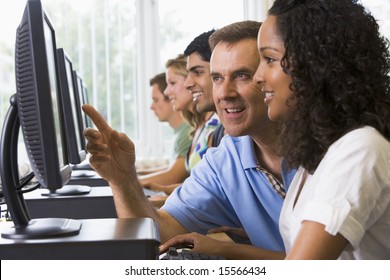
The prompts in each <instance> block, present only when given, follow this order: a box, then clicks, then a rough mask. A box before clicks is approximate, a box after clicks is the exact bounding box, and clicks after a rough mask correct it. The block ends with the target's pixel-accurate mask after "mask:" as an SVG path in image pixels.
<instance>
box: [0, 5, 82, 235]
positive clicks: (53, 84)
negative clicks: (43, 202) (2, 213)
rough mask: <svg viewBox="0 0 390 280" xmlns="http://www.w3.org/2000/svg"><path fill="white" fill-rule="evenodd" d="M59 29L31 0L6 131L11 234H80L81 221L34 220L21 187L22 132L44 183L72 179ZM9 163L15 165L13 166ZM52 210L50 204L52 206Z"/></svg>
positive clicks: (52, 187) (19, 35)
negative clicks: (19, 151)
mask: <svg viewBox="0 0 390 280" xmlns="http://www.w3.org/2000/svg"><path fill="white" fill-rule="evenodd" d="M56 49H57V48H56V43H55V33H54V28H53V26H52V24H51V23H50V20H49V18H48V17H47V15H46V14H45V13H44V11H43V9H42V5H41V2H40V0H28V1H27V3H26V8H25V10H24V14H23V17H22V20H21V22H20V25H19V27H18V29H17V31H16V44H15V74H16V91H17V92H16V95H15V99H16V101H14V102H13V101H12V99H11V106H10V109H9V113H8V114H7V117H6V120H5V122H4V128H3V131H2V136H1V143H0V145H1V149H0V150H1V156H0V159H1V166H0V171H1V178H2V183H3V190H4V196H5V199H6V202H7V208H8V210H9V211H10V213H11V217H12V220H13V222H14V224H15V227H11V228H9V230H8V231H3V232H2V234H1V236H2V237H3V238H10V239H36V238H51V237H58V236H68V235H74V234H78V233H79V231H80V228H81V223H80V222H79V221H74V220H69V219H62V218H48V219H33V220H31V219H30V217H29V214H28V209H27V207H26V204H25V203H24V199H23V195H22V194H21V193H19V192H18V190H17V188H16V187H17V186H18V185H19V182H18V181H19V179H18V173H17V168H15V164H14V163H15V162H17V152H16V150H17V148H15V147H17V140H16V139H17V138H18V137H17V135H18V133H19V126H20V128H21V130H22V133H23V139H24V143H25V146H26V151H27V155H28V158H29V160H30V165H31V168H32V170H33V172H34V175H35V177H36V178H37V180H38V182H39V183H40V185H41V186H42V187H44V188H47V189H49V191H50V192H56V190H57V189H62V187H63V186H64V185H65V184H66V183H67V182H68V181H69V179H70V176H71V172H72V168H71V166H70V165H69V163H68V156H67V146H66V138H65V130H64V126H63V124H64V119H63V114H62V106H61V98H60V95H59V94H60V90H59V84H58V76H57V57H56ZM9 165H10V166H11V168H9ZM48 211H50V209H48Z"/></svg>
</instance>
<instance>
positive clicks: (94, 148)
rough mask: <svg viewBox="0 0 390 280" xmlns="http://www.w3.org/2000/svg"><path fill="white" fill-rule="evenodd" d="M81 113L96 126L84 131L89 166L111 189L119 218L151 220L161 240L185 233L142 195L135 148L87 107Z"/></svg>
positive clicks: (166, 214) (90, 107) (167, 215)
mask: <svg viewBox="0 0 390 280" xmlns="http://www.w3.org/2000/svg"><path fill="white" fill-rule="evenodd" d="M83 110H84V112H85V113H86V114H87V115H88V116H89V117H90V118H91V119H92V121H93V122H94V124H95V125H96V127H97V130H96V129H92V128H88V129H87V130H86V131H85V132H84V136H85V138H86V139H87V141H88V143H87V150H88V152H89V153H90V155H91V156H90V164H91V166H92V167H93V168H94V169H95V170H96V172H97V173H98V174H99V175H100V176H101V177H102V178H103V179H105V180H107V181H108V182H109V184H110V186H111V189H112V193H113V196H114V202H115V208H116V211H117V215H118V217H119V218H134V217H150V218H152V219H154V220H155V221H156V222H157V224H158V228H159V232H160V238H161V241H162V242H164V241H165V240H167V239H169V238H171V237H173V236H175V235H177V234H180V233H185V232H187V231H186V230H185V229H184V227H183V226H182V225H181V224H180V223H178V222H177V221H176V220H175V219H174V218H173V217H172V216H170V215H169V214H168V213H166V212H164V211H157V210H156V209H155V208H154V207H153V205H152V204H151V203H150V202H149V200H148V199H147V198H146V196H145V195H144V192H143V187H142V186H141V185H140V183H139V182H138V179H137V172H136V169H135V166H134V162H135V148H134V144H133V142H132V141H131V140H130V139H129V138H128V137H127V136H126V135H125V134H124V133H119V132H117V131H115V130H113V129H112V128H111V127H110V126H109V125H108V124H107V123H106V121H105V120H104V118H103V117H102V116H101V115H100V114H99V113H98V112H97V111H96V110H95V109H94V108H93V107H92V106H90V105H84V106H83Z"/></svg>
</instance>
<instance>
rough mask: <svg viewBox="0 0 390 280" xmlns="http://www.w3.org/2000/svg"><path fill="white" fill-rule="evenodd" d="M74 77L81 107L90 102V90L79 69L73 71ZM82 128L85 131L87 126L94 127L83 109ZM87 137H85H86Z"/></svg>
mask: <svg viewBox="0 0 390 280" xmlns="http://www.w3.org/2000/svg"><path fill="white" fill-rule="evenodd" d="M73 79H74V81H75V86H76V87H75V90H76V92H77V95H78V97H79V101H80V104H79V106H80V108H81V107H82V106H83V105H84V104H88V103H89V101H88V92H87V88H86V87H85V85H84V83H83V79H82V78H81V76H80V75H79V73H78V72H77V71H73ZM80 117H81V120H82V122H81V128H82V130H83V131H84V130H85V129H86V128H87V127H92V123H91V120H90V118H88V116H87V115H86V114H85V113H83V111H82V110H81V115H80ZM84 139H85V138H84Z"/></svg>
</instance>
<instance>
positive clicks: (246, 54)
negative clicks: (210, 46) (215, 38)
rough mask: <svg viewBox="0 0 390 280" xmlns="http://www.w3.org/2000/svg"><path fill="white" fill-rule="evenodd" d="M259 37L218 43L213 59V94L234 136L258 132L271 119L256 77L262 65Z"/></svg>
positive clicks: (229, 131) (222, 117)
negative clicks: (258, 43)
mask: <svg viewBox="0 0 390 280" xmlns="http://www.w3.org/2000/svg"><path fill="white" fill-rule="evenodd" d="M259 62H260V59H259V53H258V51H257V42H256V39H245V40H241V41H239V42H237V43H234V44H233V45H228V44H226V43H224V42H221V43H219V44H217V46H216V47H215V48H214V51H213V53H212V56H211V60H210V69H211V79H212V82H213V97H214V103H215V106H216V109H217V113H218V116H219V119H220V120H221V122H222V124H223V126H224V128H225V130H226V132H227V133H228V134H229V135H231V136H241V135H250V136H254V135H255V134H256V133H259V130H261V127H262V126H261V123H262V122H263V121H268V117H267V108H266V106H265V104H264V96H263V95H262V94H261V90H260V86H259V85H258V84H256V83H255V82H254V81H253V75H254V74H255V72H256V69H257V66H258V65H259Z"/></svg>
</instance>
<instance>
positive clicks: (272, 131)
mask: <svg viewBox="0 0 390 280" xmlns="http://www.w3.org/2000/svg"><path fill="white" fill-rule="evenodd" d="M279 134H280V129H279V127H278V126H277V125H274V124H271V125H270V126H269V127H267V128H263V129H262V130H261V133H259V134H258V135H255V136H252V139H253V141H254V144H255V145H254V148H255V153H256V158H257V160H258V163H259V165H260V166H261V167H262V168H264V169H266V170H267V171H269V172H271V173H272V174H273V175H274V176H275V177H276V178H278V179H279V180H280V181H282V175H281V172H282V171H281V166H282V165H281V163H282V159H283V158H282V156H281V154H280V139H279Z"/></svg>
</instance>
